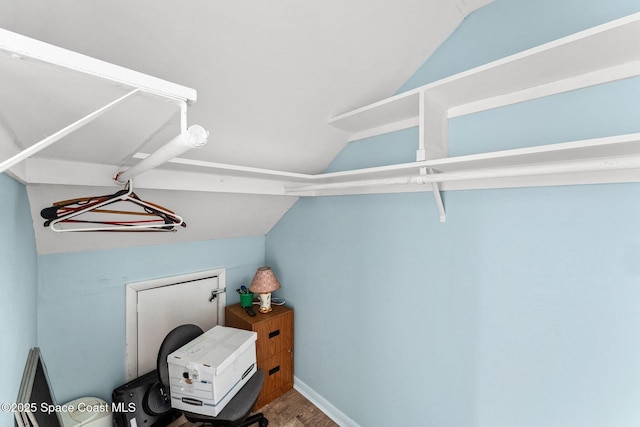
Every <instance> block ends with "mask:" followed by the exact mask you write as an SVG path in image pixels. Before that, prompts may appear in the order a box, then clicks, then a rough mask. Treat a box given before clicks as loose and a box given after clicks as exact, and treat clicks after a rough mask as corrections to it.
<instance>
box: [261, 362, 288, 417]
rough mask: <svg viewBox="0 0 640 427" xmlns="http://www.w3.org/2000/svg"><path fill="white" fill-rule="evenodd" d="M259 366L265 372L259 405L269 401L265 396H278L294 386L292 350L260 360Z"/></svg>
mask: <svg viewBox="0 0 640 427" xmlns="http://www.w3.org/2000/svg"><path fill="white" fill-rule="evenodd" d="M258 368H260V369H262V371H263V372H264V384H263V386H262V392H261V393H260V398H259V406H262V405H265V404H266V403H268V402H267V401H265V400H264V398H269V397H271V396H276V397H277V396H279V395H281V394H282V393H285V392H286V391H288V390H290V389H291V388H292V387H293V353H292V352H284V353H280V354H276V355H275V356H271V357H270V358H268V359H264V360H262V361H258ZM256 407H258V405H256Z"/></svg>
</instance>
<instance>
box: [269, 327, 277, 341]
mask: <svg viewBox="0 0 640 427" xmlns="http://www.w3.org/2000/svg"><path fill="white" fill-rule="evenodd" d="M278 335H280V329H276V330H275V331H273V332H269V339H271V338H273V337H277V336H278Z"/></svg>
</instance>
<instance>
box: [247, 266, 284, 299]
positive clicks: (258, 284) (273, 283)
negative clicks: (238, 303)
mask: <svg viewBox="0 0 640 427" xmlns="http://www.w3.org/2000/svg"><path fill="white" fill-rule="evenodd" d="M278 289H280V282H278V279H276V275H275V274H273V271H271V267H260V268H258V271H256V275H255V276H253V280H252V281H251V285H250V286H249V290H250V291H251V292H253V293H256V294H268V293H270V292H273V291H277V290H278Z"/></svg>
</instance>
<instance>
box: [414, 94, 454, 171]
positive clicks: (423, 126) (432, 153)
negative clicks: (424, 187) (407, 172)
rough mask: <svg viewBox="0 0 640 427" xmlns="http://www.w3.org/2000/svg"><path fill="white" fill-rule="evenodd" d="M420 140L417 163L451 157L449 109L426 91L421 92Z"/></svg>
mask: <svg viewBox="0 0 640 427" xmlns="http://www.w3.org/2000/svg"><path fill="white" fill-rule="evenodd" d="M418 122H419V123H418V124H419V132H420V140H419V146H418V152H417V155H416V157H417V159H416V160H417V161H419V162H420V161H423V160H433V159H442V158H445V157H448V155H449V121H448V118H447V109H446V108H445V106H444V105H442V104H441V103H440V102H439V101H438V100H436V99H435V98H434V97H433V96H430V95H428V94H427V93H426V92H425V91H424V90H422V91H420V112H419V120H418Z"/></svg>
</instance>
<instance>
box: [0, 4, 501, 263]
mask: <svg viewBox="0 0 640 427" xmlns="http://www.w3.org/2000/svg"><path fill="white" fill-rule="evenodd" d="M489 1H490V0H349V1H342V0H329V1H322V2H320V1H300V0H272V1H264V0H189V1H181V2H178V1H170V0H136V1H129V0H110V1H97V0H89V1H87V0H81V1H79V0H48V1H43V2H33V1H24V0H0V7H1V10H2V13H1V14H0V28H4V29H6V30H9V31H12V32H15V33H19V34H22V35H25V36H28V37H31V38H35V39H37V40H41V41H44V42H46V43H50V44H52V45H56V46H60V47H63V48H65V49H68V50H71V51H75V52H78V53H82V54H85V55H88V56H91V57H94V58H98V59H100V60H103V61H107V62H110V63H113V64H117V65H120V66H123V67H126V68H129V69H132V70H136V71H139V72H142V73H146V74H149V75H151V76H155V77H158V78H161V79H165V80H168V81H171V82H174V83H177V84H180V85H184V86H187V87H190V88H193V89H195V90H197V97H198V99H197V102H195V103H194V104H192V105H191V106H190V107H189V109H188V121H189V124H198V125H201V126H203V127H204V128H205V129H207V130H208V131H209V132H210V141H209V143H208V144H207V145H206V146H204V147H202V148H198V149H194V150H191V151H189V152H187V153H185V154H184V155H182V156H181V157H184V158H186V159H192V160H199V161H206V162H215V163H223V164H230V165H238V166H247V167H257V168H264V169H273V170H279V171H286V172H300V173H319V172H321V171H322V170H323V169H324V168H326V166H327V165H328V164H329V163H330V162H331V160H332V159H333V158H334V157H335V156H336V155H337V154H338V153H339V152H340V150H342V148H344V146H345V144H346V143H347V142H346V141H347V138H348V134H347V133H346V132H345V131H343V130H340V129H337V128H335V127H332V126H330V125H328V124H327V121H328V119H330V118H331V117H333V116H335V115H338V114H340V113H343V112H345V111H348V110H350V109H353V108H356V107H359V106H362V105H365V104H368V103H371V102H375V101H377V100H379V99H382V98H385V97H388V96H390V95H392V94H393V93H394V92H395V91H396V90H397V89H398V88H399V87H400V86H401V85H402V83H404V82H405V81H406V80H407V79H408V78H409V77H410V76H411V74H412V73H413V72H414V71H415V70H416V69H417V68H418V67H419V66H420V65H421V64H422V63H423V62H424V61H425V60H426V59H427V58H428V57H429V55H430V54H431V53H432V52H433V51H434V50H435V49H436V48H437V47H438V46H439V45H440V44H441V43H442V42H443V41H444V40H445V39H446V38H447V37H448V35H450V34H451V32H452V31H454V30H455V28H456V27H457V26H458V25H459V24H460V22H461V21H462V20H463V19H464V17H465V16H467V15H468V14H469V13H471V12H472V11H473V10H475V9H477V8H478V7H481V6H483V5H484V4H486V3H488V2H489ZM14 62H15V61H14ZM5 63H8V61H5V62H2V63H0V66H2V68H0V78H1V79H2V80H3V81H4V82H11V84H9V83H7V84H4V83H3V87H2V88H0V161H2V160H4V159H5V158H7V157H9V156H10V155H11V154H13V153H14V152H17V151H19V150H22V149H24V148H26V147H28V146H30V145H32V144H34V143H35V142H37V141H38V140H39V139H41V138H44V137H46V136H47V135H50V134H51V133H53V132H55V131H57V130H58V129H59V128H62V127H64V126H66V125H67V124H69V123H70V122H72V121H74V120H77V119H78V118H79V117H81V116H82V115H84V114H87V112H90V111H91V110H92V109H95V108H99V107H101V106H102V105H104V104H105V103H106V102H109V101H110V100H112V98H110V96H111V95H110V94H105V93H103V92H101V91H99V90H97V89H95V88H94V87H93V86H91V84H89V83H87V85H86V87H85V83H86V82H84V81H83V80H81V81H78V82H73V83H70V82H67V81H65V79H66V78H67V76H66V75H64V74H63V75H61V76H58V77H51V78H50V77H46V78H43V77H42V76H41V75H40V73H45V72H46V70H45V71H42V70H40V71H37V72H36V71H33V72H29V73H27V72H23V71H22V70H21V69H20V68H14V65H11V66H10V67H4V66H3V65H4V64H5ZM145 102H146V101H145V100H139V101H138V103H137V104H133V105H132V106H130V107H131V108H132V110H129V111H127V110H124V112H122V111H121V112H120V113H117V112H116V113H114V114H115V117H116V118H118V120H120V121H119V122H118V123H119V124H118V125H117V126H112V127H109V121H108V120H105V121H103V122H100V123H99V124H96V125H94V126H93V127H88V128H87V129H82V130H80V131H78V132H77V133H74V134H73V135H70V136H69V137H67V138H65V139H63V140H61V141H60V142H58V143H56V144H55V146H52V147H51V148H50V149H47V150H43V151H42V152H41V153H39V154H38V155H37V156H34V157H36V158H39V159H41V160H42V163H39V164H38V165H39V166H38V170H37V171H35V170H34V171H32V172H31V173H30V172H29V171H28V170H26V171H23V173H19V172H18V169H15V170H14V172H16V173H15V174H14V175H15V176H18V177H22V179H23V181H24V182H25V183H26V184H27V188H28V192H29V198H30V203H31V207H32V211H33V215H34V227H35V230H36V240H37V246H38V251H39V252H40V253H54V252H67V251H79V250H92V249H102V248H111V247H120V246H131V245H146V244H159V243H169V242H179V241H193V240H203V239H218V238H230V237H241V236H256V235H264V234H265V233H267V232H268V231H269V229H270V228H271V227H272V226H273V225H274V224H275V223H276V222H277V221H278V219H279V218H280V217H281V216H282V215H283V214H284V213H285V212H286V211H287V209H289V208H290V207H291V205H292V204H293V203H295V201H296V200H297V199H296V198H295V197H290V196H284V195H282V196H278V195H264V194H251V193H252V192H250V191H247V192H242V191H240V192H217V191H211V190H210V189H207V188H205V187H206V186H203V185H200V184H201V183H202V181H206V180H207V179H215V178H207V176H206V175H203V174H199V173H192V172H194V171H188V170H178V171H177V172H178V173H182V175H180V177H179V178H178V179H177V181H179V183H176V184H175V185H173V184H172V183H166V182H163V183H155V184H151V183H150V181H151V179H152V178H146V181H145V179H142V177H141V181H140V182H141V185H140V186H139V188H140V191H139V195H141V196H142V195H144V197H145V199H148V200H153V201H155V202H158V203H162V204H163V205H164V206H169V207H171V208H173V209H174V210H176V211H179V212H180V213H181V214H182V215H183V216H184V217H185V218H188V222H189V227H188V228H187V229H186V230H185V231H182V230H181V231H180V232H178V233H143V234H144V236H140V235H134V234H132V235H130V237H127V238H122V235H119V236H112V235H108V233H107V234H103V235H100V236H99V237H96V235H95V234H89V235H87V234H86V233H63V234H58V233H53V232H51V231H50V230H48V229H46V228H44V227H42V221H41V218H40V217H39V212H40V210H41V209H42V208H44V207H46V206H48V205H50V204H51V203H52V202H54V201H56V200H63V199H69V198H74V197H81V196H89V195H97V194H104V193H109V192H113V191H114V189H117V188H116V187H115V185H116V184H115V183H112V182H110V178H111V176H107V174H103V171H102V169H101V168H99V167H96V165H105V166H106V165H108V166H109V167H111V166H113V167H117V166H123V165H127V166H129V165H132V164H134V163H135V162H136V160H135V159H134V158H133V156H134V155H135V154H136V153H138V152H141V151H142V152H149V151H150V150H152V149H153V148H154V145H158V144H159V142H160V141H161V140H163V139H164V140H166V139H167V138H168V137H169V135H170V132H171V130H167V129H168V128H170V127H171V125H173V124H172V123H171V122H172V120H173V121H175V122H177V123H179V115H178V114H176V113H175V111H173V110H171V109H170V108H169V107H167V108H169V109H167V110H166V111H165V109H160V110H153V112H152V113H149V111H151V110H149V109H147V108H146V105H145ZM118 114H119V115H120V116H123V117H118ZM165 115H166V117H164V116H165ZM148 116H152V117H148ZM156 116H161V117H162V120H164V121H167V117H169V118H170V119H169V120H168V122H167V123H169V124H168V125H166V126H164V127H163V128H162V129H160V131H157V132H155V133H154V134H153V135H142V134H141V135H136V133H135V132H133V133H131V132H129V130H135V128H136V126H137V124H139V123H144V122H145V121H147V120H154V119H156V118H157V117H156ZM122 119H131V120H133V121H134V124H131V126H128V125H126V122H124V123H125V124H124V125H123V124H120V123H121V122H122ZM125 127H126V130H127V132H129V133H127V132H124V129H123V128H125ZM130 128H131V129H130ZM165 133H166V135H165ZM174 133H175V132H174ZM106 136H109V137H110V138H111V139H106V140H105V139H104V138H105V137H106ZM156 140H157V141H156ZM57 161H59V162H62V163H55V162H57ZM69 161H71V162H73V163H67V162H69ZM56 165H57V166H56ZM61 165H62V166H61ZM56 167H58V169H56ZM36 172H38V173H36ZM195 172H200V171H195ZM97 174H103V175H104V176H101V177H98V176H97ZM29 177H33V178H31V179H30V178H29ZM103 184H104V185H103ZM242 193H245V194H242Z"/></svg>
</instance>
